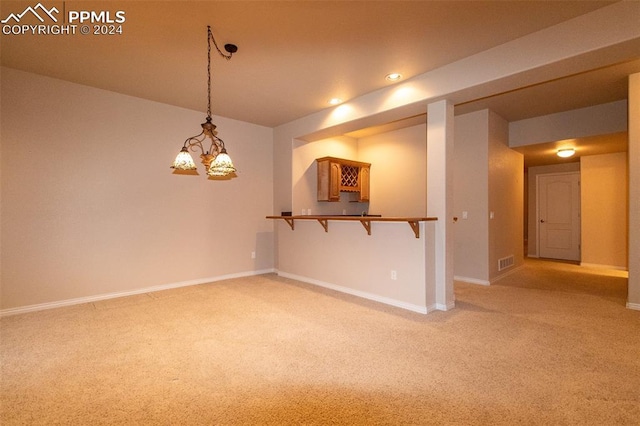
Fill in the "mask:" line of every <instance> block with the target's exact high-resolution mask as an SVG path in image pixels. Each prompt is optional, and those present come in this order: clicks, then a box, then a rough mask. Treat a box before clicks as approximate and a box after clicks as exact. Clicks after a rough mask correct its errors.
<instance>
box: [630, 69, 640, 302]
mask: <svg viewBox="0 0 640 426" xmlns="http://www.w3.org/2000/svg"><path fill="white" fill-rule="evenodd" d="M627 307H628V308H631V309H637V310H640V73H637V74H632V75H630V76H629V295H628V299H627Z"/></svg>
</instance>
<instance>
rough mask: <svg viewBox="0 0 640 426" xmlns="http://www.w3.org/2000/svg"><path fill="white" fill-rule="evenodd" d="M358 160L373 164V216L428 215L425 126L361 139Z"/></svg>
mask: <svg viewBox="0 0 640 426" xmlns="http://www.w3.org/2000/svg"><path fill="white" fill-rule="evenodd" d="M358 156H359V161H364V162H367V163H371V201H370V203H369V212H370V213H372V214H382V215H383V216H424V215H426V213H427V205H426V197H425V194H426V193H427V189H426V181H427V176H426V173H427V165H426V163H427V128H426V125H425V124H422V125H418V126H412V127H407V128H405V129H401V130H395V131H391V132H386V133H382V134H379V135H375V136H369V137H366V138H360V139H358Z"/></svg>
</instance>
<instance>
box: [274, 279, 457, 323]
mask: <svg viewBox="0 0 640 426" xmlns="http://www.w3.org/2000/svg"><path fill="white" fill-rule="evenodd" d="M278 275H280V276H282V277H285V278H291V279H292V280H296V281H302V282H304V283H307V284H313V285H317V286H319V287H324V288H328V289H329V290H334V291H338V292H340V293H346V294H350V295H352V296H357V297H361V298H363V299H368V300H373V301H374V302H379V303H383V304H385V305H390V306H395V307H396V308H402V309H406V310H408V311H413V312H417V313H420V314H427V313H429V312H432V311H434V310H436V309H439V308H438V307H437V306H436V305H432V306H427V307H424V306H419V305H414V304H412V303H407V302H402V301H400V300H396V299H391V298H389V297H384V296H379V295H377V294H373V293H369V292H366V291H361V290H355V289H352V288H349V287H343V286H340V285H336V284H331V283H327V282H324V281H320V280H316V279H314V278H309V277H303V276H301V275H295V274H290V273H288V272H282V271H278ZM445 310H446V309H445Z"/></svg>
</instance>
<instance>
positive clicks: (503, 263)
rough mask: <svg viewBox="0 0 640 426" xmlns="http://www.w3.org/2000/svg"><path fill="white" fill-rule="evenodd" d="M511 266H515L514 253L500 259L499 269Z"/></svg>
mask: <svg viewBox="0 0 640 426" xmlns="http://www.w3.org/2000/svg"><path fill="white" fill-rule="evenodd" d="M511 266H513V255H511V256H508V257H503V258H502V259H499V260H498V271H502V270H503V269H507V268H510V267H511Z"/></svg>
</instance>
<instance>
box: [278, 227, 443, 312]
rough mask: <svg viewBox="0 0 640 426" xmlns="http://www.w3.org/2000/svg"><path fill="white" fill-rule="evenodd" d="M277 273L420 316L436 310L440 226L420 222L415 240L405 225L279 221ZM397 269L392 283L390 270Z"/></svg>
mask: <svg viewBox="0 0 640 426" xmlns="http://www.w3.org/2000/svg"><path fill="white" fill-rule="evenodd" d="M276 226H277V234H278V241H279V244H278V251H279V259H280V263H279V265H278V273H279V274H280V275H283V276H287V277H291V278H295V279H298V280H301V281H306V282H309V283H312V284H316V285H320V286H323V287H328V288H331V289H334V290H338V291H342V292H345V293H349V294H354V295H356V296H360V297H364V298H368V299H372V300H376V301H379V302H382V303H386V304H390V305H394V306H398V307H401V308H404V309H409V310H412V311H416V312H421V313H426V312H427V311H431V310H433V309H435V278H434V265H433V259H434V256H435V254H434V250H435V249H434V244H435V243H434V235H435V226H436V223H435V222H420V238H416V237H415V235H414V233H413V231H412V230H411V228H410V227H409V225H408V224H407V223H406V222H404V223H403V222H372V223H371V235H367V231H366V230H365V229H364V227H363V226H362V225H361V224H360V223H359V222H357V221H354V222H344V221H329V224H328V232H325V230H324V229H323V228H322V226H320V224H318V222H316V221H315V220H296V222H295V230H293V231H292V230H291V228H290V227H289V225H287V224H286V223H285V222H284V221H282V220H278V221H277V224H276ZM392 270H393V271H396V279H395V280H394V279H392V277H391V271H392Z"/></svg>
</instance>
